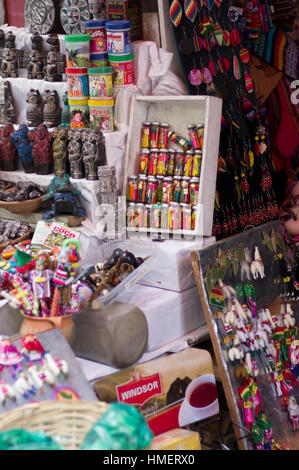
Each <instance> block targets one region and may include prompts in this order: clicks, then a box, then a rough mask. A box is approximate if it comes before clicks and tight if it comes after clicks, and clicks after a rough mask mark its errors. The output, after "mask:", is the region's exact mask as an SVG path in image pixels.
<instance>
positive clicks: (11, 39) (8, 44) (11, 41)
mask: <svg viewBox="0 0 299 470" xmlns="http://www.w3.org/2000/svg"><path fill="white" fill-rule="evenodd" d="M5 48H6V49H15V48H16V36H15V35H14V34H13V32H12V31H8V33H7V35H6V38H5Z"/></svg>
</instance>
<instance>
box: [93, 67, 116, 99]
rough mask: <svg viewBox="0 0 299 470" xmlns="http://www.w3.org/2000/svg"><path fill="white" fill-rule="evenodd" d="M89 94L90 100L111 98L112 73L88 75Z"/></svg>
mask: <svg viewBox="0 0 299 470" xmlns="http://www.w3.org/2000/svg"><path fill="white" fill-rule="evenodd" d="M89 93H90V97H91V98H100V97H109V96H113V81H112V73H111V74H106V75H89Z"/></svg>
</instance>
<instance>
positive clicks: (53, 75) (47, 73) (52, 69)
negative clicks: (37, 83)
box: [44, 52, 62, 82]
mask: <svg viewBox="0 0 299 470" xmlns="http://www.w3.org/2000/svg"><path fill="white" fill-rule="evenodd" d="M44 77H45V80H46V81H48V82H61V81H62V74H61V73H59V71H58V64H57V54H56V53H55V52H49V53H48V55H47V64H46V66H45V68H44Z"/></svg>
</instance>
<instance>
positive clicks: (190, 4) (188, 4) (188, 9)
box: [184, 0, 198, 23]
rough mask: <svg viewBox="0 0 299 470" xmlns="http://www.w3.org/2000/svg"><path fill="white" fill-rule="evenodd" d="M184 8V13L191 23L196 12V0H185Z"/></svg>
mask: <svg viewBox="0 0 299 470" xmlns="http://www.w3.org/2000/svg"><path fill="white" fill-rule="evenodd" d="M184 10H185V15H186V16H187V18H188V20H190V21H191V23H194V21H195V18H196V16H197V13H198V6H197V0H185V1H184Z"/></svg>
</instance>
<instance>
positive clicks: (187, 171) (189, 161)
mask: <svg viewBox="0 0 299 470" xmlns="http://www.w3.org/2000/svg"><path fill="white" fill-rule="evenodd" d="M193 156H194V153H193V150H188V151H187V152H186V154H185V164H184V176H188V177H189V178H191V176H192V167H193Z"/></svg>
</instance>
